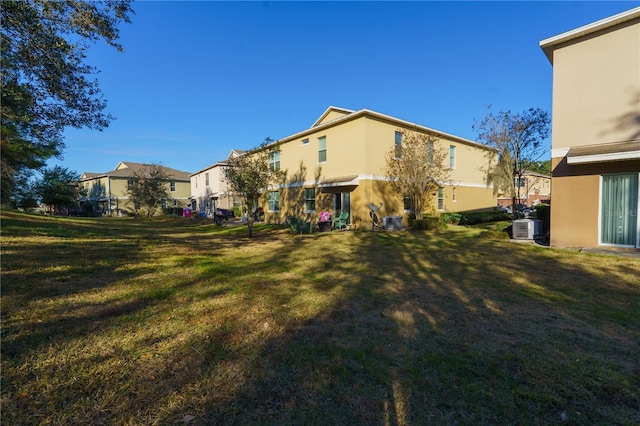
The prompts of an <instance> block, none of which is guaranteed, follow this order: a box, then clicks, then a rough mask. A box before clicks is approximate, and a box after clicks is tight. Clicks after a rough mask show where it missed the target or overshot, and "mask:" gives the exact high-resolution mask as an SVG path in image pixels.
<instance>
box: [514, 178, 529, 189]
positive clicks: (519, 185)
mask: <svg viewBox="0 0 640 426" xmlns="http://www.w3.org/2000/svg"><path fill="white" fill-rule="evenodd" d="M526 183H527V178H523V177H517V178H515V182H514V184H515V187H516V188H524V186H525V184H526Z"/></svg>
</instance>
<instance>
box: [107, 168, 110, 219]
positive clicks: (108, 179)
mask: <svg viewBox="0 0 640 426" xmlns="http://www.w3.org/2000/svg"><path fill="white" fill-rule="evenodd" d="M107 193H108V194H109V196H108V197H107V213H109V216H111V176H107Z"/></svg>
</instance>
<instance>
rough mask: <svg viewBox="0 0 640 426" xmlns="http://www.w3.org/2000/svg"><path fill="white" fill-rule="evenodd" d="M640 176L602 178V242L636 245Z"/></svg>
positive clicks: (626, 175) (627, 175)
mask: <svg viewBox="0 0 640 426" xmlns="http://www.w3.org/2000/svg"><path fill="white" fill-rule="evenodd" d="M637 224H638V175H637V174H625V175H622V174H621V175H606V176H602V225H601V230H602V235H601V239H602V242H603V243H605V244H619V245H631V246H635V245H636V239H637V233H636V229H637Z"/></svg>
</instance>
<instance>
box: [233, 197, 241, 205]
mask: <svg viewBox="0 0 640 426" xmlns="http://www.w3.org/2000/svg"><path fill="white" fill-rule="evenodd" d="M241 205H242V199H241V198H240V197H233V207H240V206H241Z"/></svg>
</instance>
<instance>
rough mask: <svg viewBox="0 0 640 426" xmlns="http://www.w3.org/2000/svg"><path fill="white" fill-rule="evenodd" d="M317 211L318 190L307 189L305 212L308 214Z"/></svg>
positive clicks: (305, 190)
mask: <svg viewBox="0 0 640 426" xmlns="http://www.w3.org/2000/svg"><path fill="white" fill-rule="evenodd" d="M315 209H316V189H315V188H305V189H304V210H305V211H307V212H311V211H315Z"/></svg>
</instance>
